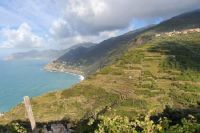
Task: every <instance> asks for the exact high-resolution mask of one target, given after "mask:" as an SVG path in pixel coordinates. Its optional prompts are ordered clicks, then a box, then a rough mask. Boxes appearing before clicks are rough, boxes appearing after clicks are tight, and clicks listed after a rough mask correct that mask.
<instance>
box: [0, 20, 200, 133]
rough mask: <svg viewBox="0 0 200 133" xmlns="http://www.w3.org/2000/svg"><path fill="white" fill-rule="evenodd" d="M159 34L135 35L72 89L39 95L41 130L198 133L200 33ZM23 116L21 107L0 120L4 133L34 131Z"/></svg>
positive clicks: (36, 113)
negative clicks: (50, 127) (56, 127)
mask: <svg viewBox="0 0 200 133" xmlns="http://www.w3.org/2000/svg"><path fill="white" fill-rule="evenodd" d="M194 25H195V23H194ZM192 28H194V27H192ZM195 28H197V27H195ZM182 30H183V29H182ZM151 31H152V30H151ZM156 34H157V33H156V32H150V31H148V30H147V31H146V32H144V33H141V34H138V35H137V36H134V37H133V38H132V39H131V41H129V42H127V43H128V44H126V45H128V46H129V49H127V50H126V51H124V53H123V54H122V55H121V56H119V57H118V58H116V59H115V60H112V63H109V64H108V65H106V66H104V67H103V68H102V69H99V70H98V71H96V72H95V73H93V74H90V75H88V76H87V78H86V79H85V80H84V81H82V82H81V83H79V84H77V85H75V86H73V87H71V88H70V89H66V90H63V91H57V92H51V93H48V94H45V95H43V96H39V97H34V98H33V99H32V100H31V103H32V106H33V112H34V116H35V119H36V121H37V123H38V128H40V130H43V127H44V125H48V123H62V124H64V125H66V126H67V124H69V123H70V124H71V125H72V128H71V129H73V130H74V131H76V132H94V131H96V132H99V133H101V132H115V131H118V132H145V133H146V132H147V133H151V132H152V133H153V132H158V133H159V132H160V133H162V132H167V133H168V132H169V133H173V132H180V133H183V132H185V131H186V132H192V133H198V132H199V131H200V130H199V129H200V117H199V116H200V107H199V104H200V54H199V53H200V33H199V32H196V31H194V32H188V33H186V34H185V33H182V32H180V33H179V34H173V35H168V34H160V36H156ZM136 44H140V45H136ZM24 114H25V110H24V105H23V104H19V105H18V106H16V107H15V108H13V109H12V110H11V111H9V112H7V113H5V115H4V116H2V117H1V118H0V123H1V125H2V126H1V127H0V129H2V131H6V130H10V129H12V130H16V128H20V129H23V130H27V129H29V126H27V125H29V123H28V122H27V119H26V117H25V115H24ZM147 114H148V115H147ZM139 116H140V117H139ZM6 124H7V125H6Z"/></svg>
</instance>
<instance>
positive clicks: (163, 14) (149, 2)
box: [52, 0, 200, 38]
mask: <svg viewBox="0 0 200 133" xmlns="http://www.w3.org/2000/svg"><path fill="white" fill-rule="evenodd" d="M65 5H66V6H65V9H64V15H63V18H62V21H60V23H59V21H58V22H57V27H56V26H55V25H53V27H54V28H52V29H54V30H53V31H54V32H53V33H54V35H57V38H58V37H60V38H65V37H70V36H71V35H74V34H75V35H77V34H78V35H82V36H88V35H97V36H98V35H99V34H100V33H101V32H105V31H113V30H120V29H124V28H128V27H129V26H130V25H131V24H132V23H133V22H134V21H137V20H142V21H150V22H152V21H155V20H156V19H158V18H159V19H160V18H163V19H165V18H169V17H172V16H175V15H178V14H180V13H183V12H187V11H190V10H194V9H196V8H199V7H200V1H199V0H173V1H172V0H101V1H99V0H68V1H66V2H65ZM58 25H59V26H58ZM55 27H56V28H55Z"/></svg>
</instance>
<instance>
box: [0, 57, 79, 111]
mask: <svg viewBox="0 0 200 133" xmlns="http://www.w3.org/2000/svg"><path fill="white" fill-rule="evenodd" d="M47 62H48V61H43V60H17V61H1V60H0V112H6V111H9V110H10V109H11V108H12V107H14V106H15V105H16V104H18V103H20V102H22V100H23V97H24V96H30V97H33V96H38V95H41V94H44V93H46V92H50V91H55V90H58V89H64V88H68V87H70V86H72V85H73V84H75V83H78V82H80V77H79V76H78V75H73V74H66V73H54V72H53V73H52V72H46V71H44V70H43V67H44V65H45V64H47Z"/></svg>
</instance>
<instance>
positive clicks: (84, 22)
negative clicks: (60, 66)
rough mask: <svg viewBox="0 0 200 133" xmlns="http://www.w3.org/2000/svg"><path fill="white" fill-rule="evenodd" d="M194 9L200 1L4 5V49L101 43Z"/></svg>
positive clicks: (0, 10)
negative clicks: (90, 42)
mask: <svg viewBox="0 0 200 133" xmlns="http://www.w3.org/2000/svg"><path fill="white" fill-rule="evenodd" d="M196 8H200V0H45V1H41V0H24V1H22V0H14V1H13V0H7V1H0V16H1V23H0V27H1V28H2V29H0V32H1V33H0V34H1V36H3V39H1V36H0V47H1V48H2V47H4V48H20V49H32V48H43V47H48V48H64V47H69V46H71V45H74V44H76V43H82V42H85V41H87V42H88V41H92V42H99V41H102V40H104V39H107V38H109V37H112V36H116V35H119V34H122V33H124V32H127V31H129V30H133V29H135V28H136V27H141V25H142V26H145V25H148V24H151V23H154V22H157V20H163V19H166V18H169V17H172V16H175V15H178V14H181V13H183V12H187V11H190V10H194V9H196ZM19 25H20V26H19ZM138 25H140V26H138ZM13 28H15V29H13ZM46 34H47V35H46Z"/></svg>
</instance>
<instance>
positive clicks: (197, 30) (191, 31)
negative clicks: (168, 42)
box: [156, 28, 200, 37]
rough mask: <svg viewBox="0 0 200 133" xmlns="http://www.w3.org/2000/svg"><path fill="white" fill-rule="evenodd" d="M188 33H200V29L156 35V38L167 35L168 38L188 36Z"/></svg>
mask: <svg viewBox="0 0 200 133" xmlns="http://www.w3.org/2000/svg"><path fill="white" fill-rule="evenodd" d="M188 33H200V28H194V29H186V30H182V31H175V30H174V31H172V32H164V33H160V34H156V37H160V36H162V35H167V36H174V35H179V34H188Z"/></svg>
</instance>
